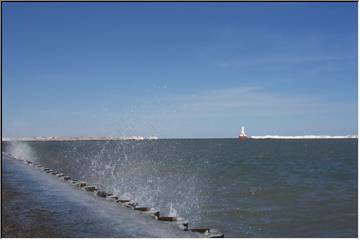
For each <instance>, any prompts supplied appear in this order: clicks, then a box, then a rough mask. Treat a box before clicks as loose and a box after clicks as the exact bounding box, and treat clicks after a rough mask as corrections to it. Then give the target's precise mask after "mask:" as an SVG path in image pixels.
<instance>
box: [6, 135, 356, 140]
mask: <svg viewBox="0 0 360 240" xmlns="http://www.w3.org/2000/svg"><path fill="white" fill-rule="evenodd" d="M249 138H250V139H347V138H358V135H356V134H354V135H344V136H330V135H303V136H279V135H264V136H249ZM157 139H159V138H158V137H154V136H149V137H142V136H128V137H114V136H107V137H81V136H80V137H58V136H51V137H21V138H8V137H4V138H2V141H86V140H157Z"/></svg>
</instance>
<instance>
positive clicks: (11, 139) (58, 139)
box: [2, 136, 158, 141]
mask: <svg viewBox="0 0 360 240" xmlns="http://www.w3.org/2000/svg"><path fill="white" fill-rule="evenodd" d="M154 139H158V138H157V137H153V136H150V137H142V136H129V137H114V136H107V137H82V136H80V137H61V136H50V137H21V138H7V137H5V138H2V141H77V140H154Z"/></svg>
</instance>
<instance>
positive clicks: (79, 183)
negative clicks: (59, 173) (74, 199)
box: [75, 182, 86, 188]
mask: <svg viewBox="0 0 360 240" xmlns="http://www.w3.org/2000/svg"><path fill="white" fill-rule="evenodd" d="M75 186H76V187H80V188H81V187H85V186H86V182H76V183H75Z"/></svg>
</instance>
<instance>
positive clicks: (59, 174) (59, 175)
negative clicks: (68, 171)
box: [56, 173, 64, 177]
mask: <svg viewBox="0 0 360 240" xmlns="http://www.w3.org/2000/svg"><path fill="white" fill-rule="evenodd" d="M56 176H57V177H63V176H64V174H62V173H58V174H56Z"/></svg>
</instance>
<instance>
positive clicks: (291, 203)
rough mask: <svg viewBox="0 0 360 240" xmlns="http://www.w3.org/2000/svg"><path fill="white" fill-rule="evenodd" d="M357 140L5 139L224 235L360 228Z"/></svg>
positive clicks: (337, 233)
mask: <svg viewBox="0 0 360 240" xmlns="http://www.w3.org/2000/svg"><path fill="white" fill-rule="evenodd" d="M357 144H358V143H357V139H341V140H335V139H331V140H326V139H321V140H320V139H314V140H269V139H267V140H248V141H239V140H237V139H201V140H200V139H183V140H176V139H173V140H142V141H134V140H127V141H68V142H66V141H64V142H17V143H11V144H9V143H8V144H5V145H4V148H5V151H7V152H10V153H12V154H13V155H15V156H17V157H19V158H24V159H29V160H33V161H37V162H40V163H42V164H43V165H45V166H49V167H50V168H53V169H56V170H59V171H62V172H63V173H64V174H67V175H70V176H71V177H73V178H78V179H82V180H85V181H87V182H88V183H93V184H95V185H97V186H100V187H103V188H104V189H106V190H107V191H110V192H113V193H115V194H117V195H119V196H124V197H129V198H131V199H134V200H136V201H137V202H138V203H140V204H141V205H144V206H149V207H155V208H157V209H160V211H161V212H162V213H163V214H167V215H173V216H174V215H176V216H181V217H183V218H186V219H187V220H189V222H190V224H191V226H196V227H202V226H204V227H212V228H218V229H220V230H221V231H223V232H224V233H225V236H226V237H357V212H358V205H357V202H358V199H357V191H358V189H357V185H358V183H357V174H358V173H357V169H358V168H357V164H358V163H357V157H358V156H357Z"/></svg>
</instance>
